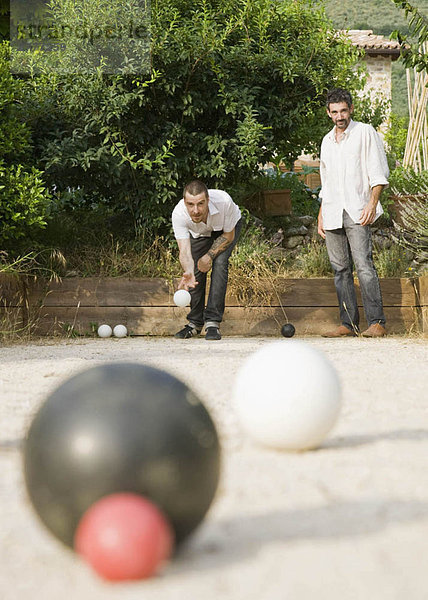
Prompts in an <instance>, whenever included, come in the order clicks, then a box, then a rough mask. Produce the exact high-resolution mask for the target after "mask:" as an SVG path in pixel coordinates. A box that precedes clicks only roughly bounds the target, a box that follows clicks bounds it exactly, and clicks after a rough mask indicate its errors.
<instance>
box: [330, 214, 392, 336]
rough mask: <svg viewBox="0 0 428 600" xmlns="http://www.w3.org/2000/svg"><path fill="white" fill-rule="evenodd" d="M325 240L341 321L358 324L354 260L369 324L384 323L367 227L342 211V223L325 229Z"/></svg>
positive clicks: (352, 325) (356, 326) (346, 324)
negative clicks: (338, 227) (334, 227)
mask: <svg viewBox="0 0 428 600" xmlns="http://www.w3.org/2000/svg"><path fill="white" fill-rule="evenodd" d="M325 241H326V245H327V252H328V256H329V259H330V263H331V266H332V267H333V271H334V283H335V286H336V292H337V299H338V301H339V309H340V320H341V322H342V325H345V326H346V327H348V328H349V329H351V330H352V329H354V328H357V329H358V326H359V323H360V316H359V313H358V305H357V296H356V293H355V287H354V277H353V263H355V267H356V270H357V275H358V281H359V282H360V289H361V296H362V299H363V306H364V313H365V315H366V320H367V323H368V325H369V326H370V325H372V324H373V323H380V324H381V325H385V315H384V313H383V306H382V294H381V291H380V285H379V278H378V275H377V272H376V269H375V266H374V264H373V256H372V239H371V232H370V226H367V225H365V226H363V225H360V224H358V223H354V221H353V220H352V219H351V217H350V216H349V215H348V213H347V212H345V211H343V226H342V227H341V228H340V229H330V230H326V231H325Z"/></svg>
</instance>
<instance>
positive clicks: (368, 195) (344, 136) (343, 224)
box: [318, 89, 389, 337]
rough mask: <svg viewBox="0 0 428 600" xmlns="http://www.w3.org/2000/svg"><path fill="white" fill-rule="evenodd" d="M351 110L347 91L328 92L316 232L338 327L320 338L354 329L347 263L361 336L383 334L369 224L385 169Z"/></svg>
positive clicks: (370, 135) (371, 134) (377, 208)
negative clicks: (330, 274)
mask: <svg viewBox="0 0 428 600" xmlns="http://www.w3.org/2000/svg"><path fill="white" fill-rule="evenodd" d="M353 111H354V106H353V104H352V98H351V95H350V93H349V92H348V91H346V90H343V89H335V90H332V91H330V92H329V93H328V95H327V113H328V116H329V117H330V118H331V120H332V121H333V123H334V128H333V129H332V130H331V131H330V133H328V134H327V135H326V136H325V137H324V139H323V141H322V144H321V157H320V158H321V166H320V174H321V194H320V197H321V201H322V204H321V207H320V211H319V215H318V233H319V234H320V235H321V237H323V238H324V239H325V241H326V245H327V252H328V256H329V258H330V262H331V266H332V268H333V271H334V283H335V285H336V292H337V297H338V300H339V307H340V320H341V325H340V326H339V327H337V328H336V329H335V330H334V331H331V332H329V333H327V334H325V335H324V337H343V336H354V335H357V333H358V331H359V329H358V328H359V313H358V306H357V298H356V294H355V287H354V278H353V263H355V267H356V270H357V275H358V280H359V282H360V288H361V295H362V299H363V306H364V312H365V315H366V319H367V323H368V329H366V331H363V333H362V335H363V336H365V337H381V336H384V335H385V334H386V330H385V315H384V313H383V306H382V296H381V291H380V285H379V278H378V276H377V272H376V269H375V267H374V264H373V257H372V241H371V232H370V225H371V224H372V223H373V222H374V221H375V220H376V219H377V218H378V217H379V216H380V215H381V214H382V213H383V210H382V207H381V205H380V202H379V198H380V195H381V193H382V190H383V188H384V187H385V186H386V185H388V176H389V169H388V164H387V161H386V156H385V150H384V148H383V144H382V141H381V139H380V137H379V136H378V134H377V133H376V131H375V130H374V129H373V127H372V126H371V125H366V124H364V123H358V122H356V121H353V120H352V118H351V116H352V113H353Z"/></svg>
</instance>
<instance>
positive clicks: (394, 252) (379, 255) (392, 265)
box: [373, 245, 411, 277]
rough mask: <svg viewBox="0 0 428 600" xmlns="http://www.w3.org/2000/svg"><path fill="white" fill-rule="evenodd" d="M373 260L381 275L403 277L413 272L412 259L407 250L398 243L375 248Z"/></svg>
mask: <svg viewBox="0 0 428 600" xmlns="http://www.w3.org/2000/svg"><path fill="white" fill-rule="evenodd" d="M373 262H374V265H375V267H376V271H377V273H378V275H379V277H403V276H404V275H409V274H411V269H410V270H409V268H410V262H411V260H410V258H409V256H408V254H407V253H406V251H405V250H404V249H403V248H401V247H400V246H397V245H393V246H391V247H390V248H379V249H375V250H374V252H373Z"/></svg>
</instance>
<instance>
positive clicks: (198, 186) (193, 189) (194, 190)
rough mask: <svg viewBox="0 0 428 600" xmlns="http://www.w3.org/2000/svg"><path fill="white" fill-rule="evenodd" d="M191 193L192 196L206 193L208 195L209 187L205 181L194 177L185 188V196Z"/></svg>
mask: <svg viewBox="0 0 428 600" xmlns="http://www.w3.org/2000/svg"><path fill="white" fill-rule="evenodd" d="M186 194H189V195H190V196H199V194H205V196H207V197H208V188H207V186H206V185H205V183H204V182H203V181H200V180H199V179H194V180H193V181H191V182H190V183H188V184H187V185H186V186H185V187H184V190H183V198H184V197H185V196H186Z"/></svg>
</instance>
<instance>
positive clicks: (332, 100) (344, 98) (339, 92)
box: [326, 88, 352, 109]
mask: <svg viewBox="0 0 428 600" xmlns="http://www.w3.org/2000/svg"><path fill="white" fill-rule="evenodd" d="M338 102H346V104H347V105H348V108H351V106H352V96H351V94H350V93H349V92H348V90H344V89H342V88H336V89H334V90H330V91H329V92H327V102H326V104H327V109H330V104H337V103H338Z"/></svg>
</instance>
